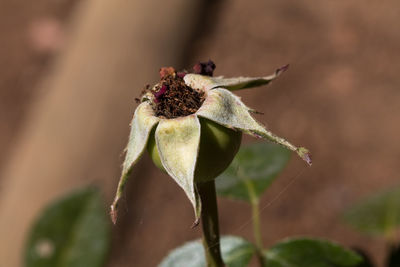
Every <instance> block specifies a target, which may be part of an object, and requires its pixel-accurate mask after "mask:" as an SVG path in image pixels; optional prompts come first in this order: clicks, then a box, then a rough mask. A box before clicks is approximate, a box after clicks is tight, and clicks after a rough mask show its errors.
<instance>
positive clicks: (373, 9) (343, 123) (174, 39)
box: [0, 0, 400, 267]
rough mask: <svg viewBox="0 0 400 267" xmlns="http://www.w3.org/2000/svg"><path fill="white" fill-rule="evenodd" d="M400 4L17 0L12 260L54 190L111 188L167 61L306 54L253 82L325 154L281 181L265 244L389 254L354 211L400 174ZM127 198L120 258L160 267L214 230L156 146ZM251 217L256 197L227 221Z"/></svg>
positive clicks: (5, 1) (222, 67) (6, 7)
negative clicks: (142, 99)
mask: <svg viewBox="0 0 400 267" xmlns="http://www.w3.org/2000/svg"><path fill="white" fill-rule="evenodd" d="M399 17H400V4H399V3H398V1H395V0H382V1H368V2H366V1H361V0H348V1H329V0H322V1H306V0H287V1H277V0H270V1H264V0H259V1H238V0H236V1H233V0H232V1H229V0H226V1H219V2H214V1H200V0H197V1H195V0H193V1H186V0H173V1H170V2H168V3H161V2H157V1H146V2H144V1H130V2H129V1H122V0H113V1H108V2H106V1H96V0H58V1H50V0H37V1H34V3H31V2H26V1H23V0H2V1H1V2H0V33H1V36H2V42H1V46H0V148H1V152H2V153H0V236H2V238H1V240H0V266H1V267H3V266H19V265H20V264H21V262H20V260H21V257H20V255H21V253H22V248H23V242H24V237H25V235H26V231H27V230H28V229H29V226H30V223H31V222H32V220H33V219H34V218H35V216H37V213H38V212H39V211H40V209H41V208H42V207H43V205H45V204H46V203H47V202H48V201H50V200H52V199H53V198H54V197H56V196H58V195H60V194H62V193H64V192H68V191H69V190H71V189H73V188H76V187H78V186H80V185H83V184H88V183H90V184H97V185H99V186H100V187H101V188H102V189H103V190H104V194H105V197H106V199H107V203H109V202H110V200H111V198H112V195H113V193H114V190H115V188H116V184H117V180H118V176H119V172H120V164H121V163H122V154H121V152H122V150H123V148H124V145H125V144H126V142H127V137H128V132H129V129H128V123H129V121H130V118H131V116H132V114H133V111H134V108H135V106H136V104H135V103H134V98H135V97H136V96H137V95H138V94H139V92H140V90H141V88H142V87H143V86H144V85H145V84H148V83H150V84H151V83H154V82H155V81H156V80H157V77H158V69H159V68H160V67H161V66H170V65H172V66H176V67H177V68H190V67H191V66H192V65H193V64H194V63H196V62H197V61H199V60H208V59H212V60H214V61H215V62H216V65H217V69H216V75H225V76H227V77H228V76H237V75H247V76H258V75H264V74H269V73H271V72H272V71H274V70H275V68H277V67H279V66H281V65H284V64H286V63H290V64H291V67H290V69H289V71H288V72H286V73H285V75H284V76H282V77H281V78H280V79H279V80H278V81H276V82H274V83H273V84H272V85H270V86H269V87H263V88H258V89H253V90H245V91H242V92H240V93H239V94H240V95H241V96H242V97H243V99H244V101H245V103H247V104H248V105H250V106H251V107H254V108H255V109H257V110H259V111H262V112H265V114H264V115H258V116H257V119H259V120H261V121H262V122H264V123H266V124H268V126H269V128H270V129H271V130H272V131H274V132H276V133H277V134H279V135H281V136H285V137H287V138H288V139H289V140H291V141H292V142H293V143H295V144H299V145H304V146H306V147H308V148H309V149H310V150H311V151H312V152H313V155H314V165H313V166H312V168H307V167H306V166H305V165H304V164H303V163H302V162H301V161H300V160H298V159H297V158H296V157H293V159H292V161H291V163H290V164H289V166H288V168H287V169H286V170H285V172H284V173H283V174H282V175H281V177H280V179H279V180H277V181H276V182H275V183H274V184H273V186H272V187H271V189H270V190H269V191H268V192H267V194H266V195H265V197H264V199H263V204H262V206H264V207H265V208H264V209H263V211H262V221H263V222H262V224H263V239H264V242H265V245H272V244H273V243H275V242H276V241H277V240H279V239H282V238H284V237H287V236H293V235H312V236H317V237H324V238H331V239H333V240H336V241H338V242H341V243H343V244H345V245H347V246H360V247H364V248H367V249H368V251H369V252H371V253H372V254H373V257H374V261H375V262H376V263H378V264H380V266H381V264H382V261H383V259H382V257H383V252H384V249H385V247H384V243H383V242H382V241H381V240H379V239H374V238H368V237H365V236H362V235H360V234H358V233H356V232H355V231H353V230H352V229H351V228H349V227H348V226H346V225H345V224H344V223H343V222H342V220H341V218H340V214H341V212H342V211H343V210H344V209H345V208H346V207H348V206H350V205H351V204H352V203H354V202H355V201H356V200H358V199H360V198H361V197H363V196H367V195H368V194H371V193H373V192H375V191H377V190H378V189H381V188H382V189H383V188H387V187H390V186H392V185H397V184H398V179H399V174H398V171H399V159H400V141H399V136H400V124H399V114H400V93H399V86H400V78H399V75H398V72H399V70H400V54H399V52H398V50H399V47H400V36H399V31H398V26H397V25H398V23H399ZM251 141H254V140H253V139H251V138H245V139H244V142H251ZM288 185H290V186H289V187H287V186H288ZM282 191H284V192H283V193H282ZM281 193H282V194H281ZM277 196H279V197H278V198H277ZM122 206H123V207H122V208H123V209H124V210H123V212H121V213H122V216H121V218H120V221H119V223H118V224H117V226H115V227H114V228H113V249H112V253H111V256H110V260H109V266H155V265H156V264H157V263H158V262H159V261H160V260H161V259H162V257H163V256H165V255H166V254H167V253H168V251H169V250H171V249H172V248H174V247H176V246H178V245H180V244H182V243H183V242H185V241H188V240H191V239H194V238H197V237H199V236H200V232H199V229H194V230H193V229H190V225H191V223H192V221H193V214H192V208H191V207H190V204H189V201H188V200H187V199H185V196H184V193H183V191H181V190H180V189H179V188H178V187H177V186H176V185H175V184H174V183H173V181H172V179H170V178H168V177H167V176H166V175H165V174H162V173H161V172H160V171H158V170H157V169H155V168H154V167H153V165H152V164H151V163H150V161H149V159H148V157H144V159H143V160H142V161H141V162H140V163H139V164H138V167H137V168H136V170H135V171H134V173H133V176H132V179H131V181H130V182H129V186H128V190H127V193H126V203H124V204H123V205H122ZM249 219H250V211H249V209H248V206H247V205H246V204H243V203H236V202H231V201H227V200H221V201H220V223H221V231H222V233H223V234H234V235H241V236H245V237H248V238H249V239H251V238H252V233H251V223H249Z"/></svg>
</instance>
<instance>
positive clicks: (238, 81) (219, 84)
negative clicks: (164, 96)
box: [184, 65, 289, 91]
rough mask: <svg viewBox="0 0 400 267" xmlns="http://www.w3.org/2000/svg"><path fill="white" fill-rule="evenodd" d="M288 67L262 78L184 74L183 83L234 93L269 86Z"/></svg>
mask: <svg viewBox="0 0 400 267" xmlns="http://www.w3.org/2000/svg"><path fill="white" fill-rule="evenodd" d="M288 67H289V65H286V66H283V67H281V68H279V69H277V70H276V71H275V73H274V74H272V75H269V76H264V77H235V78H224V77H223V76H219V77H209V76H204V75H199V74H186V75H185V77H184V81H185V83H186V84H187V85H188V86H190V87H192V88H194V89H200V90H205V91H208V90H211V89H214V88H225V89H228V90H229V91H235V90H240V89H246V88H251V87H257V86H261V85H266V84H269V83H270V82H271V81H273V80H275V79H276V78H277V77H278V76H279V75H281V74H282V73H283V72H284V71H286V70H287V69H288Z"/></svg>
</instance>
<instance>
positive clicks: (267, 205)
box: [233, 168, 306, 232]
mask: <svg viewBox="0 0 400 267" xmlns="http://www.w3.org/2000/svg"><path fill="white" fill-rule="evenodd" d="M305 171H306V168H303V169H302V170H301V171H300V172H298V173H297V174H296V175H295V176H294V177H293V178H291V179H290V181H289V182H288V183H287V184H286V185H285V187H284V188H283V189H282V190H281V191H279V193H278V194H277V195H276V196H275V197H274V198H272V199H271V200H270V201H268V202H267V203H265V204H264V205H262V206H261V208H260V210H259V213H260V215H261V214H262V213H263V211H265V209H267V208H268V207H270V206H271V205H272V204H273V203H274V202H275V201H277V200H278V199H279V198H281V197H282V196H283V194H284V193H285V192H286V191H287V190H288V189H289V188H290V187H291V186H292V185H293V184H294V183H295V182H296V181H297V179H298V178H299V177H300V176H302V175H303V173H304V172H305ZM252 221H253V219H252V218H250V219H248V220H247V221H245V222H244V223H243V224H242V225H240V226H239V227H237V228H236V229H235V230H233V232H239V231H241V230H243V228H245V227H246V226H247V225H249V224H250V223H251V222H252Z"/></svg>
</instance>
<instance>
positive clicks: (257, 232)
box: [243, 179, 264, 266]
mask: <svg viewBox="0 0 400 267" xmlns="http://www.w3.org/2000/svg"><path fill="white" fill-rule="evenodd" d="M243 182H244V184H245V185H246V188H247V191H248V193H249V197H250V204H251V211H252V221H253V234H254V239H255V243H256V251H257V259H258V262H259V264H260V266H264V260H263V256H262V251H263V243H262V236H261V224H260V199H259V198H258V197H257V194H256V192H255V189H254V185H253V183H251V182H250V180H249V179H243Z"/></svg>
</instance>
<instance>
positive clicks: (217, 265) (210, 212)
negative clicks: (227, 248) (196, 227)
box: [196, 180, 224, 267]
mask: <svg viewBox="0 0 400 267" xmlns="http://www.w3.org/2000/svg"><path fill="white" fill-rule="evenodd" d="M196 185H197V190H198V192H199V195H200V199H201V206H202V211H201V224H202V228H203V247H204V251H205V254H206V260H207V266H208V267H223V266H224V262H223V261H222V257H221V249H220V241H219V226H218V207H217V195H216V192H215V182H214V180H212V181H208V182H203V183H197V184H196Z"/></svg>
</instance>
